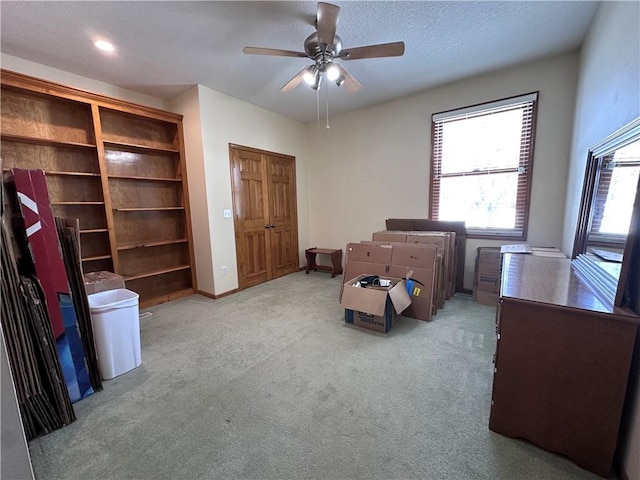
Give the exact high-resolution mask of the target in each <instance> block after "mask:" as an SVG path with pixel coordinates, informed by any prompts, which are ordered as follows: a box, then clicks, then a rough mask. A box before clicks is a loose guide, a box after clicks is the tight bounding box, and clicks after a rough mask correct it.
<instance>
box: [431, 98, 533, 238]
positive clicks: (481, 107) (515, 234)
mask: <svg viewBox="0 0 640 480" xmlns="http://www.w3.org/2000/svg"><path fill="white" fill-rule="evenodd" d="M539 96H540V92H539V91H535V92H529V93H525V94H522V95H516V96H512V97H505V98H501V99H498V100H493V101H490V102H483V103H479V104H475V105H471V106H467V107H463V108H456V109H452V110H447V111H443V112H437V113H434V114H433V115H432V116H431V162H430V182H429V186H430V191H429V212H430V218H431V219H433V220H439V206H440V198H439V195H440V179H441V178H442V177H440V176H439V175H440V172H441V170H442V155H441V151H442V142H437V141H436V140H437V138H436V137H437V129H438V128H441V127H440V125H443V124H444V123H446V122H447V121H453V120H455V119H459V118H461V117H465V116H467V117H478V116H483V115H489V114H491V112H495V111H500V110H509V109H510V108H517V107H518V105H523V104H527V105H528V104H530V105H531V107H530V108H531V114H530V126H529V128H528V134H529V141H528V144H527V143H525V144H523V142H522V136H521V149H520V165H519V167H518V169H519V168H521V167H522V166H523V158H524V159H525V160H524V162H525V163H524V165H525V167H526V168H525V173H524V176H525V177H524V179H522V180H518V192H517V193H516V195H517V197H516V198H517V203H516V218H518V216H519V217H520V218H522V227H521V228H519V225H516V228H514V229H489V228H469V227H468V226H467V236H468V237H469V238H477V239H491V240H526V239H527V233H528V232H527V230H528V225H529V210H530V204H531V186H532V179H533V160H534V152H535V142H536V125H537V116H538V101H539ZM523 125H524V124H523ZM436 162H437V163H436ZM503 170H504V169H500V168H496V169H494V170H490V172H495V173H499V172H501V171H503ZM485 173H488V172H485V171H483V172H479V173H478V174H480V175H482V174H485ZM474 174H475V173H474ZM464 175H465V174H464V173H462V174H461V175H460V176H464ZM436 195H438V198H436ZM521 202H522V204H521Z"/></svg>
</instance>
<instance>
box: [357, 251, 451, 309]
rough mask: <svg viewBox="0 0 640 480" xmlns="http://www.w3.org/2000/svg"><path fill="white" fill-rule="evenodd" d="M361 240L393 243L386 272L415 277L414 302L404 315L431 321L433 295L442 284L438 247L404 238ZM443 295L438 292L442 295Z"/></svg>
mask: <svg viewBox="0 0 640 480" xmlns="http://www.w3.org/2000/svg"><path fill="white" fill-rule="evenodd" d="M361 243H363V244H366V245H375V244H379V243H383V244H385V245H389V246H391V249H392V251H391V266H390V268H389V270H388V272H387V273H388V274H389V275H390V276H392V277H397V278H402V279H405V280H406V279H413V280H416V282H415V285H413V288H412V289H411V292H410V296H411V305H410V306H409V307H408V308H407V310H406V311H405V312H404V313H403V315H404V316H405V317H410V318H415V319H417V320H423V321H427V322H428V321H430V320H431V318H432V316H433V315H434V314H435V311H436V305H434V299H435V298H436V295H437V293H438V292H437V289H438V288H440V287H441V285H442V279H441V277H437V278H436V275H437V273H440V269H438V265H439V264H438V261H440V262H442V256H441V255H439V253H438V247H437V246H436V245H428V244H417V243H416V244H408V243H401V242H378V241H363V242H361ZM363 273H364V272H363ZM354 276H355V275H354ZM440 297H441V296H438V298H439V299H440ZM442 298H444V297H443V296H442Z"/></svg>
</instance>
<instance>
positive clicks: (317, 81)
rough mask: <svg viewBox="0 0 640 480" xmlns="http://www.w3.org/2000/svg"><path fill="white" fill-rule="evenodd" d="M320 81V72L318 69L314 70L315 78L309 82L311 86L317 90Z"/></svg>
mask: <svg viewBox="0 0 640 480" xmlns="http://www.w3.org/2000/svg"><path fill="white" fill-rule="evenodd" d="M320 82H322V74H321V73H320V70H316V78H315V80H314V82H313V83H312V84H311V88H313V89H314V90H318V89H319V88H320Z"/></svg>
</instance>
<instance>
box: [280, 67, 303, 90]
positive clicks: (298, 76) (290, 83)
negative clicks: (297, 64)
mask: <svg viewBox="0 0 640 480" xmlns="http://www.w3.org/2000/svg"><path fill="white" fill-rule="evenodd" d="M307 68H308V67H305V68H303V69H302V70H300V71H299V72H298V73H297V74H296V76H295V77H293V78H292V79H291V80H289V81H288V82H287V83H285V84H284V86H283V87H282V88H281V89H280V91H281V92H289V91H291V90H293V89H294V88H296V87H297V86H298V85H300V84H301V83H302V80H304V72H306V71H307Z"/></svg>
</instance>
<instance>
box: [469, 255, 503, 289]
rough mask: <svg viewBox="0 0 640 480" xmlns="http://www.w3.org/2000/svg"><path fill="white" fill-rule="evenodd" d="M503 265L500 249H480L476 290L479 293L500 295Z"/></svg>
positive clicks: (477, 258)
mask: <svg viewBox="0 0 640 480" xmlns="http://www.w3.org/2000/svg"><path fill="white" fill-rule="evenodd" d="M501 264H502V254H501V253H500V247H478V254H477V256H476V268H475V273H474V289H476V290H477V291H478V292H488V293H496V294H497V293H499V292H500V274H501V268H502V267H501Z"/></svg>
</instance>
